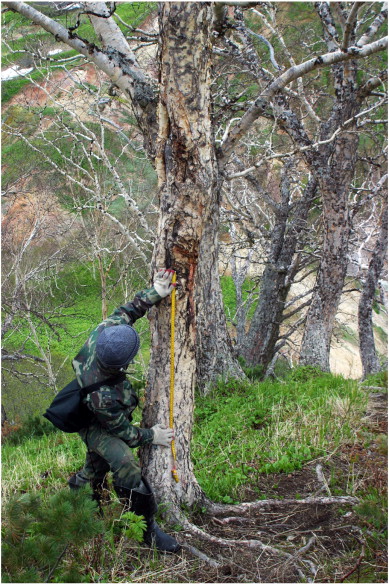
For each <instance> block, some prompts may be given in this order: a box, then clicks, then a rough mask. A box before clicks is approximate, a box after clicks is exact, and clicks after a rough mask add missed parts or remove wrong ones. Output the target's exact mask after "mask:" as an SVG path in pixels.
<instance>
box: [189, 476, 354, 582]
mask: <svg viewBox="0 0 389 584" xmlns="http://www.w3.org/2000/svg"><path fill="white" fill-rule="evenodd" d="M316 471H317V474H318V476H321V472H322V469H321V467H319V468H317V469H316ZM324 484H325V481H324ZM358 502H359V500H358V499H357V498H356V497H350V496H344V497H340V496H339V497H336V496H328V497H314V496H312V497H307V498H305V499H283V500H279V499H266V500H263V501H254V502H252V503H241V504H238V505H225V504H219V503H213V502H212V501H209V500H206V502H205V505H206V508H207V511H208V512H209V513H210V514H211V515H212V518H211V521H212V523H214V524H215V525H219V526H221V527H224V526H228V525H231V524H235V525H239V524H240V525H247V523H248V522H250V519H251V517H250V515H251V513H252V512H255V511H269V510H273V511H274V510H280V509H284V508H285V507H290V508H292V509H294V511H296V509H297V508H299V507H300V508H301V507H303V506H323V505H342V504H349V505H355V504H357V503H358ZM180 523H181V525H182V528H183V531H184V532H186V534H188V535H189V534H191V535H193V536H195V537H197V538H198V539H200V540H203V541H206V542H208V543H211V544H214V545H215V546H220V547H224V548H230V549H231V548H234V547H236V548H246V549H247V548H250V549H253V550H259V551H260V552H262V553H265V554H269V555H272V556H274V557H278V558H279V559H280V560H281V561H282V563H283V565H286V564H288V565H289V567H290V568H291V569H293V570H294V571H295V572H296V574H298V576H299V579H300V580H301V581H304V582H314V581H315V578H316V575H317V573H318V570H319V568H318V566H316V564H315V563H314V562H312V561H311V560H309V559H306V558H304V557H303V556H304V555H305V554H307V553H308V552H309V551H310V550H311V549H312V548H313V547H314V546H315V544H316V536H315V535H314V534H313V535H312V537H310V539H309V540H308V542H307V543H306V544H305V545H303V546H302V547H300V548H299V549H296V551H294V552H292V553H290V552H288V551H285V550H283V549H281V548H279V547H274V546H272V545H269V544H267V543H264V542H263V541H261V540H259V539H250V538H247V539H245V538H242V539H228V538H224V537H218V536H216V535H212V534H211V533H208V532H206V531H204V530H203V529H201V528H200V527H198V526H197V525H195V524H193V523H191V522H190V521H189V520H188V519H187V518H185V517H182V516H181V522H180ZM311 534H312V531H311ZM189 537H190V535H189ZM182 546H183V548H184V549H186V550H187V551H188V552H189V553H191V554H193V555H194V556H196V557H198V558H199V559H200V560H201V561H203V562H205V563H206V564H208V565H209V566H211V567H213V568H216V569H220V568H223V567H225V566H228V565H229V564H230V560H227V559H225V560H223V558H222V559H221V561H220V558H218V560H219V561H217V560H214V559H213V558H211V557H209V556H208V555H206V554H204V553H203V552H201V551H199V550H198V549H197V548H196V547H193V546H192V545H189V544H188V543H186V542H184V543H182ZM361 556H362V554H361ZM360 561H362V558H361V560H360ZM359 564H360V562H359V563H358V564H357V566H356V567H355V570H356V569H357V568H358V566H359ZM346 577H347V575H346V576H345V578H346Z"/></svg>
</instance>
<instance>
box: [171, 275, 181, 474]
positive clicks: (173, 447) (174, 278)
mask: <svg viewBox="0 0 389 584" xmlns="http://www.w3.org/2000/svg"><path fill="white" fill-rule="evenodd" d="M175 282H176V273H175V272H174V274H173V277H172V284H175ZM171 300H172V305H171V313H170V407H169V426H170V428H171V429H172V430H174V427H173V420H174V330H175V329H174V322H175V317H176V290H175V288H173V290H172V294H171ZM171 448H172V455H173V468H172V475H173V478H174V480H175V481H176V483H178V482H179V480H180V479H179V478H178V474H177V468H176V462H177V452H176V445H175V442H174V439H173V440H172V442H171Z"/></svg>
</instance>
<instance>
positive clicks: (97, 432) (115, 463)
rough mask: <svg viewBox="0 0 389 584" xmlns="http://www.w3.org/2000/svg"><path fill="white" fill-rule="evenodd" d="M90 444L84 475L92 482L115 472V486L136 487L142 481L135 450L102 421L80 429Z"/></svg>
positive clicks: (83, 437)
mask: <svg viewBox="0 0 389 584" xmlns="http://www.w3.org/2000/svg"><path fill="white" fill-rule="evenodd" d="M79 435H80V436H81V438H82V440H83V441H84V442H85V444H86V445H87V448H88V451H87V453H86V460H85V465H84V468H83V469H82V470H81V471H80V473H78V474H80V475H81V477H83V478H85V479H87V480H89V481H96V480H97V481H103V479H104V477H105V475H106V473H107V472H108V471H111V472H112V474H113V482H114V485H115V487H124V488H126V489H135V488H137V487H138V486H139V484H140V482H141V470H140V466H139V463H138V461H137V460H136V459H135V456H134V454H133V452H132V449H131V448H130V447H129V446H128V445H127V444H126V443H125V442H124V440H122V439H121V438H118V437H117V436H113V435H112V434H110V433H109V432H107V431H106V430H104V428H103V427H102V426H100V424H97V423H95V424H91V425H90V426H89V427H88V428H84V429H82V430H81V431H80V432H79Z"/></svg>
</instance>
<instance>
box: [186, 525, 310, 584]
mask: <svg viewBox="0 0 389 584" xmlns="http://www.w3.org/2000/svg"><path fill="white" fill-rule="evenodd" d="M183 528H184V530H185V531H186V532H190V533H192V534H193V535H195V536H197V537H199V538H200V539H203V540H206V541H208V542H211V543H214V544H217V545H219V546H222V547H229V548H231V547H232V546H242V547H248V548H254V549H255V548H256V549H259V550H261V551H262V552H265V553H269V554H272V555H275V556H278V557H281V558H282V560H283V561H284V562H285V560H286V562H290V563H291V564H292V566H293V568H294V569H295V570H296V572H297V573H298V574H299V577H300V579H301V580H302V581H304V582H312V581H313V580H312V579H311V578H309V577H308V576H307V574H305V573H304V571H303V570H302V568H301V567H300V566H299V564H303V567H304V568H305V567H306V566H308V568H309V571H310V572H311V573H312V574H313V576H314V577H315V576H316V574H317V571H318V568H317V567H316V566H315V564H314V563H313V562H311V561H310V560H303V559H302V557H301V556H302V555H303V554H304V553H306V552H307V551H308V550H309V549H310V548H311V547H312V546H313V544H314V543H315V541H316V538H315V537H312V538H311V539H310V540H309V542H308V543H307V544H306V545H305V546H303V547H302V548H300V549H299V550H297V552H295V554H290V553H289V552H286V551H284V550H281V549H278V548H275V547H273V546H270V545H267V544H264V543H263V542H261V541H260V540H257V539H225V538H222V537H216V536H215V535H211V534H210V533H207V532H205V531H203V530H202V529H200V528H199V527H197V526H196V525H194V524H193V523H190V522H189V521H187V520H186V521H185V524H184V525H183ZM196 555H197V554H196ZM207 559H208V560H210V558H207Z"/></svg>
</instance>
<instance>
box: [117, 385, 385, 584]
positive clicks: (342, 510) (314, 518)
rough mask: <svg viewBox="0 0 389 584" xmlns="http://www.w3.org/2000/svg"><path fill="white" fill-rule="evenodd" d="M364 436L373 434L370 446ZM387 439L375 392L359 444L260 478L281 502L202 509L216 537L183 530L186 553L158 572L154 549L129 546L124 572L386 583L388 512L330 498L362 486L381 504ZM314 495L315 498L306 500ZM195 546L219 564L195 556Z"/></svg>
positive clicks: (203, 525) (145, 577) (167, 578)
mask: <svg viewBox="0 0 389 584" xmlns="http://www.w3.org/2000/svg"><path fill="white" fill-rule="evenodd" d="M365 433H370V439H369V441H368V447H367V446H366V444H367V441H366V435H365ZM371 436H372V439H371ZM385 436H387V395H385V394H372V397H371V399H370V401H369V407H368V410H367V412H366V417H365V431H364V432H360V434H359V435H358V436H356V441H355V443H354V445H353V446H343V447H341V448H340V449H339V450H338V451H337V452H334V453H332V454H331V455H329V456H328V457H326V458H323V459H321V460H316V461H312V462H311V463H309V464H306V465H305V466H304V467H303V468H302V469H301V470H298V471H295V472H292V473H290V474H286V473H284V474H269V475H260V476H259V478H258V487H259V488H260V489H261V490H262V493H263V498H264V499H265V498H266V499H274V500H276V501H277V505H276V506H275V507H274V508H272V507H270V508H266V509H255V508H253V509H252V510H251V511H250V512H249V513H245V514H244V515H242V514H241V513H240V506H239V505H237V506H236V513H234V514H231V505H228V506H226V509H227V513H220V512H219V513H217V515H216V514H213V513H209V512H204V510H203V512H200V513H198V515H197V516H195V517H192V521H193V522H194V523H195V524H196V525H197V526H198V527H199V528H200V529H202V530H203V531H204V532H206V533H207V534H208V535H211V536H212V539H211V540H209V541H205V540H204V539H203V538H202V537H197V536H196V534H191V533H187V532H179V533H178V534H177V538H178V539H179V541H180V543H182V544H183V548H182V550H181V551H180V552H179V554H176V555H168V554H166V555H162V554H161V555H159V557H158V561H156V571H155V573H153V572H152V571H151V572H150V567H151V566H152V562H150V555H151V553H152V552H150V550H149V549H147V550H146V549H141V551H140V552H139V547H137V546H135V547H133V548H132V547H131V545H129V547H128V548H127V546H126V548H125V549H126V552H127V554H128V555H127V561H126V562H125V564H124V565H122V569H124V570H125V572H126V573H127V576H128V573H129V572H130V573H131V581H132V582H157V581H158V582H215V583H216V582H225V583H227V582H269V583H270V582H301V581H307V582H387V548H386V536H385V527H386V523H385V521H386V520H385V513H384V510H383V509H382V516H377V511H375V512H373V511H372V510H373V508H374V509H375V510H376V509H377V507H376V505H374V506H373V505H372V507H371V509H369V505H368V502H367V503H366V497H365V499H364V503H363V504H360V505H358V504H357V505H353V504H351V503H341V504H339V503H334V504H331V503H329V502H328V501H329V497H330V496H336V495H339V494H342V493H345V492H348V493H350V492H351V493H355V496H356V497H357V498H358V492H362V491H363V492H364V493H371V497H372V499H373V498H374V499H375V501H376V498H377V497H382V500H386V497H387V453H386V451H385V447H384V446H383V445H384V442H385V441H384V437H385ZM309 497H315V502H309V500H308V501H307V498H309ZM320 498H322V501H323V502H322V503H318V499H320ZM368 499H369V497H367V501H368ZM241 500H243V501H246V502H250V501H255V500H258V493H257V492H254V491H253V490H250V489H247V490H246V491H242V496H241ZM291 500H292V501H291ZM293 500H294V501H295V502H294V501H293ZM232 540H233V541H232ZM237 540H240V541H241V544H240V542H239V541H238V542H237ZM229 542H231V544H229ZM259 542H261V543H262V544H263V545H261V544H259ZM189 546H192V547H194V548H197V549H198V550H201V552H202V553H203V554H205V555H206V556H207V557H208V559H209V560H211V562H212V561H214V562H217V564H218V566H216V565H215V566H212V565H210V563H207V562H205V561H202V560H201V559H198V558H195V557H194V556H193V555H192V553H191V552H190V551H189ZM123 551H124V550H123ZM139 554H140V556H139ZM142 557H143V560H144V561H143V562H142ZM132 561H133V562H134V563H132ZM140 564H143V566H144V568H146V567H147V568H146V572H145V571H144V570H143V569H139V568H140ZM136 566H138V568H136ZM134 568H135V570H134ZM118 575H119V574H117V576H118ZM123 575H124V574H123ZM156 578H157V579H156Z"/></svg>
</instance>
